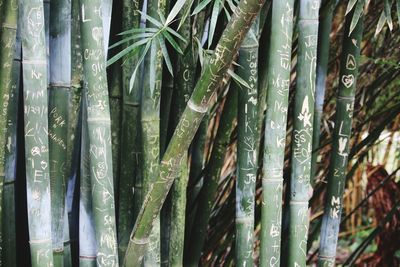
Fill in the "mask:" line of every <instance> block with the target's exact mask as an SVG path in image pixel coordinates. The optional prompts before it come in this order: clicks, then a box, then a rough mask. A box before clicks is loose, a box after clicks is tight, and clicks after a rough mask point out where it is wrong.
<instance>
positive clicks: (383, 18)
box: [374, 11, 386, 37]
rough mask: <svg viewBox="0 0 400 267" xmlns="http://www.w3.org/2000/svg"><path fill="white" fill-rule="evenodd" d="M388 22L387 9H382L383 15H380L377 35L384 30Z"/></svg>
mask: <svg viewBox="0 0 400 267" xmlns="http://www.w3.org/2000/svg"><path fill="white" fill-rule="evenodd" d="M385 23H386V17H385V11H382V13H381V16H380V17H379V20H378V24H377V25H376V30H375V35H374V36H375V37H376V36H377V35H378V34H379V33H380V32H381V31H382V29H383V26H385Z"/></svg>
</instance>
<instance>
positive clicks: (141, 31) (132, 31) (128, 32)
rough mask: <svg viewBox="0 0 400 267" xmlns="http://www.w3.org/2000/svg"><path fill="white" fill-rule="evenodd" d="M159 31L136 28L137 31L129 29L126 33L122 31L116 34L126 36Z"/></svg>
mask: <svg viewBox="0 0 400 267" xmlns="http://www.w3.org/2000/svg"><path fill="white" fill-rule="evenodd" d="M157 31H159V29H157V28H137V29H131V30H127V31H123V32H120V33H118V35H126V34H131V33H143V32H157Z"/></svg>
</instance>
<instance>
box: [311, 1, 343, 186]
mask: <svg viewBox="0 0 400 267" xmlns="http://www.w3.org/2000/svg"><path fill="white" fill-rule="evenodd" d="M336 3H337V1H333V0H332V1H330V2H329V3H328V6H327V7H325V10H324V12H323V13H322V12H320V16H319V21H320V22H319V29H318V52H317V74H316V88H315V107H314V112H315V113H314V120H313V128H314V131H313V142H312V143H313V146H312V147H313V148H312V151H313V153H312V158H311V185H313V186H314V185H315V182H316V180H315V179H316V177H315V176H316V171H317V158H318V155H319V139H320V135H321V131H320V129H321V119H322V114H323V108H324V96H325V87H326V85H325V83H326V76H327V72H328V63H329V40H330V38H329V36H330V33H331V28H332V18H333V11H334V9H335V6H336Z"/></svg>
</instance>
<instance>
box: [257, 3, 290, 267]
mask: <svg viewBox="0 0 400 267" xmlns="http://www.w3.org/2000/svg"><path fill="white" fill-rule="evenodd" d="M293 4H294V1H293V0H285V1H281V0H274V1H273V2H272V18H271V32H270V35H271V36H281V38H271V39H270V45H269V51H268V53H269V55H268V63H267V66H266V67H267V69H268V77H267V84H266V85H265V86H266V87H267V90H268V92H267V99H266V104H267V113H266V118H265V136H264V157H263V179H262V188H263V202H262V210H261V248H260V255H261V257H260V260H261V262H260V266H270V265H275V264H276V265H277V266H279V264H280V255H281V228H282V223H281V221H282V188H283V167H284V166H283V165H284V157H285V140H286V124H287V113H288V97H289V86H290V71H291V54H292V32H293V9H294V7H293ZM260 90H265V89H260Z"/></svg>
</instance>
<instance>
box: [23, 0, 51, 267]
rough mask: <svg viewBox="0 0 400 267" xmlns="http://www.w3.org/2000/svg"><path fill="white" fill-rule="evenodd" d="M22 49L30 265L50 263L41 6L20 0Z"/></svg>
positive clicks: (45, 93) (45, 98)
mask: <svg viewBox="0 0 400 267" xmlns="http://www.w3.org/2000/svg"><path fill="white" fill-rule="evenodd" d="M21 18H22V25H23V26H22V30H21V37H22V51H23V52H22V53H23V63H22V65H23V84H24V90H23V91H24V110H25V112H24V128H25V156H26V181H27V201H28V203H29V204H28V225H29V226H28V227H29V239H30V249H31V259H32V266H51V265H53V254H52V241H51V204H50V202H51V201H50V176H49V168H50V163H49V155H48V151H49V146H48V138H47V134H48V117H47V107H48V104H47V62H46V40H45V32H44V26H45V24H44V6H43V1H41V0H22V1H21Z"/></svg>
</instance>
